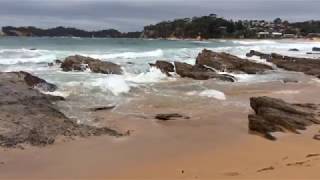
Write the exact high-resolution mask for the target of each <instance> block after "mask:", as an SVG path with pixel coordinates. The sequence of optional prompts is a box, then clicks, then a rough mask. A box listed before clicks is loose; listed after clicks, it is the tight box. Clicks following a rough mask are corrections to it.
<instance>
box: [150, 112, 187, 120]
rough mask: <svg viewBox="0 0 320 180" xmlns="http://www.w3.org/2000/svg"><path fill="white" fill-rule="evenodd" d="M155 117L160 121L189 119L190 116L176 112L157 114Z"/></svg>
mask: <svg viewBox="0 0 320 180" xmlns="http://www.w3.org/2000/svg"><path fill="white" fill-rule="evenodd" d="M155 118H156V119H158V120H161V121H170V120H175V119H190V117H188V116H184V115H181V114H178V113H169V114H157V115H156V116H155Z"/></svg>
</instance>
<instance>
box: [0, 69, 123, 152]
mask: <svg viewBox="0 0 320 180" xmlns="http://www.w3.org/2000/svg"><path fill="white" fill-rule="evenodd" d="M44 82H46V81H45V80H42V79H40V78H38V77H35V76H32V75H31V74H28V73H25V72H15V73H0V106H1V111H0V146H2V147H17V146H20V144H25V143H27V144H30V145H34V146H45V145H49V144H52V143H54V142H55V140H56V138H57V137H58V136H67V137H71V136H80V137H87V136H98V135H103V134H109V135H114V136H121V135H122V134H121V133H118V132H117V131H115V130H112V129H109V128H106V127H102V128H98V127H92V126H88V125H84V124H77V123H76V122H75V121H73V120H71V119H69V118H68V117H66V116H65V115H64V114H63V113H61V112H60V111H59V110H58V109H57V107H56V105H55V104H54V102H56V101H59V100H63V98H61V97H56V96H51V95H46V94H42V93H41V92H40V91H38V90H37V89H34V88H32V87H34V86H36V85H38V84H39V83H40V84H41V83H42V84H43V83H44Z"/></svg>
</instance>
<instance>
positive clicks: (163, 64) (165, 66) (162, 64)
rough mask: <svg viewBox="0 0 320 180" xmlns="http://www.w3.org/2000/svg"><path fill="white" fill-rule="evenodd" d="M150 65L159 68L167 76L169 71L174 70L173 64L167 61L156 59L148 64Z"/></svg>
mask: <svg viewBox="0 0 320 180" xmlns="http://www.w3.org/2000/svg"><path fill="white" fill-rule="evenodd" d="M150 66H151V67H156V68H158V69H160V70H161V72H162V73H164V74H166V75H167V76H171V75H170V72H174V66H173V64H172V63H170V62H167V61H156V63H155V64H150Z"/></svg>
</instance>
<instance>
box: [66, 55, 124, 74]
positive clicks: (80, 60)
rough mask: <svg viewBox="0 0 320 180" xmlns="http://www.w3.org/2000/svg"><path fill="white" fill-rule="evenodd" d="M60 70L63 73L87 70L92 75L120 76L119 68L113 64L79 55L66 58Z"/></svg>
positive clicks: (120, 70)
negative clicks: (92, 73)
mask: <svg viewBox="0 0 320 180" xmlns="http://www.w3.org/2000/svg"><path fill="white" fill-rule="evenodd" d="M61 68H62V70H63V71H85V70H86V69H88V68H89V69H90V70H91V71H92V72H94V73H103V74H122V69H121V67H120V66H119V65H117V64H115V63H112V62H106V61H101V60H99V59H94V58H91V57H85V56H80V55H75V56H69V57H67V58H66V59H65V60H64V61H63V62H62V64H61Z"/></svg>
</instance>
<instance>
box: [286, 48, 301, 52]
mask: <svg viewBox="0 0 320 180" xmlns="http://www.w3.org/2000/svg"><path fill="white" fill-rule="evenodd" d="M289 51H294V52H298V51H300V50H299V49H297V48H293V49H289Z"/></svg>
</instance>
